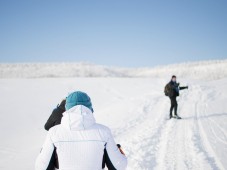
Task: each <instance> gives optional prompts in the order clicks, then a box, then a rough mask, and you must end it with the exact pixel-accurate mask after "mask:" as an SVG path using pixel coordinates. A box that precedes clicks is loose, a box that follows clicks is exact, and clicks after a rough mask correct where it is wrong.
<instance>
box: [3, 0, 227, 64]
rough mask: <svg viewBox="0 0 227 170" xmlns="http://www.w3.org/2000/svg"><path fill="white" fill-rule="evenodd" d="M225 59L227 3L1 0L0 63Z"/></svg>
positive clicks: (196, 0)
mask: <svg viewBox="0 0 227 170" xmlns="http://www.w3.org/2000/svg"><path fill="white" fill-rule="evenodd" d="M225 58H227V1H226V0H178V1H175V0H27V1H26V0H15V1H12V0H0V62H1V63H3V62H61V61H65V62H71V61H73V62H78V61H86V62H91V63H95V64H103V65H114V66H128V67H141V66H155V65H163V64H171V63H179V62H187V61H197V60H210V59H225Z"/></svg>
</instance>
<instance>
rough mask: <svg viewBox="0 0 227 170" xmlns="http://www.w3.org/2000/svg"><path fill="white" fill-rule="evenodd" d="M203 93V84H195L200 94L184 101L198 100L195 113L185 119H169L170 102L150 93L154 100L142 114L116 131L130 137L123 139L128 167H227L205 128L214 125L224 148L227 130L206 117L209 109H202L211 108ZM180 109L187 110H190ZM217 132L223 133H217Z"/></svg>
mask: <svg viewBox="0 0 227 170" xmlns="http://www.w3.org/2000/svg"><path fill="white" fill-rule="evenodd" d="M203 93H205V92H203ZM203 93H202V89H201V87H200V86H194V87H192V91H191V94H194V95H195V94H196V96H194V97H193V98H190V97H185V98H184V103H194V105H191V106H190V107H192V108H194V109H192V110H191V111H193V113H192V114H191V117H186V118H183V119H181V120H176V119H171V120H167V119H166V118H165V117H166V116H165V115H166V114H165V113H164V112H166V111H167V110H166V108H169V103H167V102H163V100H162V96H160V97H158V98H156V99H154V98H152V96H150V100H149V99H147V100H146V101H145V102H144V103H145V104H144V106H143V109H142V111H138V113H140V114H138V115H142V116H140V117H138V119H135V120H133V121H131V122H128V123H127V125H126V126H125V127H123V128H122V127H121V129H124V131H119V130H118V133H115V135H117V136H118V138H122V137H123V136H126V134H127V138H124V139H121V141H125V143H124V144H125V149H126V151H127V152H128V158H129V168H128V170H134V169H141V170H150V169H157V170H164V169H166V170H175V169H179V170H182V169H193V170H195V169H196V170H197V169H198V170H201V169H206V170H209V169H211V170H219V169H220V170H224V169H225V168H224V166H223V165H222V163H221V162H220V160H219V158H218V156H217V155H216V154H215V152H214V151H213V149H212V147H211V144H210V143H209V140H207V138H206V132H205V130H204V128H206V126H210V127H212V133H213V134H214V136H215V137H216V138H217V139H218V140H219V141H220V142H222V143H223V144H224V147H226V144H227V142H226V141H227V140H226V139H227V138H226V130H225V129H223V128H222V127H221V126H220V125H219V123H217V122H215V121H214V120H213V119H211V118H209V116H207V117H206V115H205V113H206V111H205V110H204V111H203V112H202V109H206V108H207V104H206V101H205V97H204V96H203ZM191 94H189V95H191ZM154 101H155V102H154ZM204 104H205V106H206V107H204ZM179 106H180V108H183V107H184V106H186V104H182V106H181V103H180V105H179ZM179 111H180V112H181V111H182V112H183V111H186V109H179ZM201 118H203V119H204V118H207V120H208V121H209V124H202V122H201V120H200V119H201ZM151 120H153V121H151ZM213 128H218V130H213ZM216 132H219V133H221V135H220V134H219V135H217V134H216Z"/></svg>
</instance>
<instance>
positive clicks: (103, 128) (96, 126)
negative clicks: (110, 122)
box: [95, 123, 110, 131]
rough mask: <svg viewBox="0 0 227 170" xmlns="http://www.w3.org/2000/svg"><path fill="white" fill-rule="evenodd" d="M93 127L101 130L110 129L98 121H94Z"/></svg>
mask: <svg viewBox="0 0 227 170" xmlns="http://www.w3.org/2000/svg"><path fill="white" fill-rule="evenodd" d="M95 128H98V129H102V130H107V131H109V130H110V128H109V127H107V126H105V125H103V124H99V123H96V124H95Z"/></svg>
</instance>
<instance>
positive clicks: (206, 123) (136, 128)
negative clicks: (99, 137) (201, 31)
mask: <svg viewBox="0 0 227 170" xmlns="http://www.w3.org/2000/svg"><path fill="white" fill-rule="evenodd" d="M224 63H225V64H224V66H225V67H224V66H223V67H221V66H220V67H218V66H217V65H216V67H215V64H213V65H212V67H211V70H212V69H213V72H212V73H213V74H211V73H210V72H211V71H210V69H209V66H201V69H202V70H203V72H201V74H202V75H198V76H196V74H194V73H195V71H194V70H189V71H188V72H189V73H188V75H190V76H183V75H182V74H180V70H178V72H177V73H179V75H180V76H178V81H179V82H180V83H181V85H189V90H184V91H182V92H181V96H180V97H179V98H178V104H179V115H180V116H181V117H182V118H183V119H182V120H175V119H171V120H168V114H169V106H170V101H169V99H168V98H167V97H165V96H164V93H163V88H164V86H165V84H166V83H167V82H168V80H169V77H170V76H171V74H172V73H170V75H168V76H164V77H163V78H160V77H156V78H155V77H153V78H148V77H147V78H145V77H143V78H127V77H125V78H110V77H99V78H78V77H77V78H76V77H75V78H30V79H25V78H20V79H16V78H10V79H9V78H4V79H3V78H2V79H0V103H1V112H0V114H1V115H0V116H1V123H0V134H1V140H0V169H1V170H32V169H34V162H35V159H36V157H37V155H38V153H39V151H40V148H41V146H42V144H43V142H44V139H45V135H46V131H45V130H44V124H45V122H46V120H47V118H48V117H49V115H50V114H51V112H52V110H53V108H55V107H56V105H57V103H59V102H60V101H61V99H63V98H64V97H65V96H66V95H67V94H68V93H69V92H71V91H74V90H82V91H85V92H87V93H88V94H89V95H90V97H91V99H92V101H93V106H94V110H95V112H94V114H95V117H96V120H97V122H99V123H102V124H105V125H107V126H109V127H110V128H111V129H112V132H113V134H114V137H115V140H116V142H117V143H120V144H121V145H122V146H123V149H124V151H125V153H126V155H127V157H128V161H129V165H128V170H152V169H156V170H175V169H176V170H184V169H185V170H187V169H190V170H218V169H220V170H225V169H227V161H226V160H227V123H226V122H227V88H226V87H227V76H225V74H226V72H227V71H226V70H227V65H226V62H224ZM217 64H218V63H217ZM219 64H220V63H219ZM222 64H223V63H222ZM179 68H183V66H181V67H179ZM192 68H193V67H192ZM182 70H183V69H182ZM153 71H154V70H153ZM156 72H157V70H156ZM159 72H160V71H159ZM177 73H176V74H177ZM190 73H191V74H190ZM1 74H2V73H1ZM15 74H16V73H15ZM165 74H166V73H165ZM159 75H161V73H159ZM177 75H178V74H177ZM192 75H194V76H195V77H194V79H192V77H193V76H192ZM209 75H210V77H209ZM9 77H10V76H9ZM198 77H200V78H198ZM208 77H209V78H208Z"/></svg>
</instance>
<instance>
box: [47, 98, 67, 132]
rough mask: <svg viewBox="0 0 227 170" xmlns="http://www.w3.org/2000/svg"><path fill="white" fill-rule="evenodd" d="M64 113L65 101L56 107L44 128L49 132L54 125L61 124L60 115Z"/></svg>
mask: <svg viewBox="0 0 227 170" xmlns="http://www.w3.org/2000/svg"><path fill="white" fill-rule="evenodd" d="M64 112H65V100H63V101H62V102H61V104H60V105H58V106H57V108H55V109H54V110H53V112H52V114H51V115H50V117H49V119H48V120H47V122H46V124H45V126H44V128H45V129H46V130H49V129H50V128H52V127H53V126H55V125H59V124H60V123H61V118H62V116H63V115H62V113H64Z"/></svg>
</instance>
